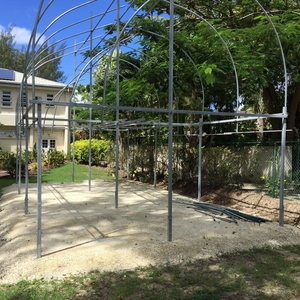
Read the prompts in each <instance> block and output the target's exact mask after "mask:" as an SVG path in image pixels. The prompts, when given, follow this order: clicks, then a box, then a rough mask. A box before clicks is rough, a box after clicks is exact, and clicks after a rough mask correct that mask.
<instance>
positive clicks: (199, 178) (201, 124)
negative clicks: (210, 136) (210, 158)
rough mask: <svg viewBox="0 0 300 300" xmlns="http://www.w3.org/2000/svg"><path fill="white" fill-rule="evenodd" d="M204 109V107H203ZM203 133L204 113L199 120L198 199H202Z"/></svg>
mask: <svg viewBox="0 0 300 300" xmlns="http://www.w3.org/2000/svg"><path fill="white" fill-rule="evenodd" d="M202 110H203V109H202ZM202 134H203V115H202V116H201V118H200V121H199V146H198V201H199V202H200V201H201V179H202V178H201V177H202V170H201V169H202V168H201V167H202Z"/></svg>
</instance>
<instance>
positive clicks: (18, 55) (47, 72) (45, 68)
mask: <svg viewBox="0 0 300 300" xmlns="http://www.w3.org/2000/svg"><path fill="white" fill-rule="evenodd" d="M13 27H14V25H12V26H10V27H9V29H8V31H4V30H3V31H1V32H0V67H2V68H6V69H12V70H15V71H19V72H24V68H25V59H26V49H25V47H24V46H23V47H21V49H18V48H17V47H16V44H15V42H14V36H13V34H12V30H13ZM64 48H65V44H61V45H60V46H58V47H56V46H55V45H54V44H52V45H50V46H48V44H47V43H46V44H44V45H42V46H41V47H40V49H39V50H38V51H37V55H38V56H37V58H38V59H37V66H38V68H37V70H36V76H39V77H42V78H45V79H49V80H54V81H59V82H64V81H65V80H66V76H65V75H64V72H63V71H62V70H60V63H61V57H62V55H63V53H64Z"/></svg>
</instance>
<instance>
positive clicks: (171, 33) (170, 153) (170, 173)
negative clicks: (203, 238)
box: [168, 0, 174, 241]
mask: <svg viewBox="0 0 300 300" xmlns="http://www.w3.org/2000/svg"><path fill="white" fill-rule="evenodd" d="M173 41H174V0H171V1H170V29H169V113H168V116H169V126H168V129H169V140H168V156H169V157H168V159H169V166H168V241H172V192H173V189H172V181H173V180H172V179H173V178H172V177H173V170H172V156H173V147H172V146H173V112H172V111H173V74H174V67H173V62H174V57H173V50H174V43H173Z"/></svg>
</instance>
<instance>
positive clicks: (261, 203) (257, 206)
mask: <svg viewBox="0 0 300 300" xmlns="http://www.w3.org/2000/svg"><path fill="white" fill-rule="evenodd" d="M173 189H174V192H176V193H178V194H180V195H184V196H187V197H190V198H193V199H197V197H198V187H197V184H195V183H192V182H191V183H180V182H178V183H176V184H174V187H173ZM201 201H204V202H208V203H215V204H219V205H224V206H226V207H231V208H234V209H237V210H240V211H242V212H245V213H248V214H251V215H255V216H260V217H264V218H267V219H270V220H272V221H275V222H279V199H278V198H272V197H270V196H268V195H267V194H266V193H265V192H256V191H247V190H243V189H234V188H216V189H212V188H208V187H206V188H203V189H202V191H201ZM284 223H285V224H290V225H293V226H300V202H299V201H292V200H287V199H285V200H284Z"/></svg>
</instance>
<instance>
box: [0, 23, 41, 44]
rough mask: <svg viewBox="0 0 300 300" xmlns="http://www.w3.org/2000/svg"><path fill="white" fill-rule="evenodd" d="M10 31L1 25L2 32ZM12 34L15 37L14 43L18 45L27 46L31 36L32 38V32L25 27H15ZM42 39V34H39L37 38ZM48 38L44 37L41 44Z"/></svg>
mask: <svg viewBox="0 0 300 300" xmlns="http://www.w3.org/2000/svg"><path fill="white" fill-rule="evenodd" d="M7 30H8V29H7V28H5V27H4V26H3V25H1V24H0V32H1V31H7ZM11 34H12V35H13V37H14V42H15V43H16V44H17V45H27V44H28V42H29V40H30V36H31V30H29V29H27V28H25V27H18V26H14V27H13V29H12V32H11ZM39 37H40V34H39V33H37V38H39ZM45 39H46V37H45V36H42V37H41V39H40V40H39V44H42V43H43V42H44V41H45Z"/></svg>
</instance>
